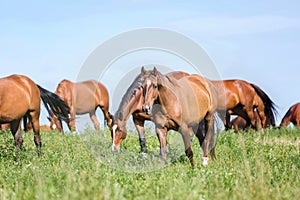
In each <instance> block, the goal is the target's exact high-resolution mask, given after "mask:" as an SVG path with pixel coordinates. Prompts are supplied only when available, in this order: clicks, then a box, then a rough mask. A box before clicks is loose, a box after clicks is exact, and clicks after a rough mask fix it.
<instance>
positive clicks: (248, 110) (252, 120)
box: [246, 107, 257, 130]
mask: <svg viewBox="0 0 300 200" xmlns="http://www.w3.org/2000/svg"><path fill="white" fill-rule="evenodd" d="M246 113H247V115H248V117H249V119H250V124H251V128H253V129H254V130H257V129H256V122H255V117H254V110H253V107H248V108H246Z"/></svg>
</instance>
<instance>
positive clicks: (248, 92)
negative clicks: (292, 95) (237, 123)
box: [212, 80, 277, 129]
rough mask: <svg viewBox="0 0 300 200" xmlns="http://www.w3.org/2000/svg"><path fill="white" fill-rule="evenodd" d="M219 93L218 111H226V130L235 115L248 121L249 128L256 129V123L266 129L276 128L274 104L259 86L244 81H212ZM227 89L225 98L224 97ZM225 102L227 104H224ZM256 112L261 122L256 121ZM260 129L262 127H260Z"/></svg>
mask: <svg viewBox="0 0 300 200" xmlns="http://www.w3.org/2000/svg"><path fill="white" fill-rule="evenodd" d="M212 83H213V84H214V86H215V87H216V89H217V91H218V94H219V95H218V108H217V109H218V111H226V116H225V120H224V125H225V128H226V129H228V128H230V127H229V126H228V124H229V122H230V115H232V114H235V115H238V116H240V117H242V118H244V119H245V120H246V123H247V125H246V126H247V127H248V126H249V125H251V127H252V128H254V129H255V128H256V127H257V125H256V121H257V122H260V123H261V126H262V127H263V128H264V129H265V128H266V127H267V126H270V125H272V126H275V114H276V113H277V111H276V108H275V104H274V102H273V101H272V100H271V99H270V98H269V97H268V95H267V94H266V93H265V92H264V91H263V90H262V89H261V88H260V87H258V86H257V85H255V84H252V83H248V82H246V81H243V80H223V81H212ZM224 88H225V98H224V95H220V94H224ZM224 101H225V104H224ZM254 110H257V114H258V116H259V119H260V120H255V115H254ZM258 127H260V126H258Z"/></svg>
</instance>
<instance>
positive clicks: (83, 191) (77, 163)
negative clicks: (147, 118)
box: [0, 128, 300, 200]
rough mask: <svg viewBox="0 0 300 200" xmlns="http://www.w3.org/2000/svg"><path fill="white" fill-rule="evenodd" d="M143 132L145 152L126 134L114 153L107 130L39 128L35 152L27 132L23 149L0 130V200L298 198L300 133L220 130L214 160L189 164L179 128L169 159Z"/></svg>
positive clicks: (198, 153) (172, 137) (196, 148)
mask: <svg viewBox="0 0 300 200" xmlns="http://www.w3.org/2000/svg"><path fill="white" fill-rule="evenodd" d="M149 132H150V131H148V133H147V148H148V153H147V154H146V155H143V154H141V153H139V151H140V147H139V143H138V138H137V134H136V133H135V132H131V133H129V134H128V136H127V138H126V139H125V140H124V142H123V144H122V146H121V148H122V150H121V152H120V153H112V152H111V150H110V146H111V138H110V137H111V136H110V132H109V131H108V130H105V131H101V132H96V131H92V130H87V131H86V132H85V133H83V134H71V133H65V134H59V133H56V132H42V133H41V135H42V142H43V154H42V156H41V157H38V156H37V151H36V148H35V146H34V143H33V134H32V133H23V137H24V144H23V147H24V148H23V149H22V150H18V149H17V148H16V147H15V146H14V145H13V137H12V135H11V133H10V132H4V133H0V199H1V200H2V199H289V200H290V199H299V197H300V178H299V177H300V156H299V155H300V130H299V129H297V128H293V129H289V128H286V129H280V130H267V132H266V134H262V133H261V132H249V133H247V134H243V133H240V134H235V133H234V132H233V131H231V130H230V131H227V132H225V131H223V132H221V133H220V135H219V138H218V143H217V147H216V153H217V158H218V162H211V163H210V164H209V165H208V166H202V165H201V158H202V151H201V149H200V147H199V144H198V141H197V139H196V138H194V141H193V147H192V148H193V150H194V158H195V161H196V167H195V168H194V169H192V168H191V166H190V163H189V161H188V159H187V158H186V157H185V155H184V147H183V145H182V143H181V137H180V136H179V134H178V133H172V134H170V135H169V136H168V159H167V161H166V162H162V161H161V160H160V159H159V144H158V140H157V138H156V136H155V135H153V134H151V133H149Z"/></svg>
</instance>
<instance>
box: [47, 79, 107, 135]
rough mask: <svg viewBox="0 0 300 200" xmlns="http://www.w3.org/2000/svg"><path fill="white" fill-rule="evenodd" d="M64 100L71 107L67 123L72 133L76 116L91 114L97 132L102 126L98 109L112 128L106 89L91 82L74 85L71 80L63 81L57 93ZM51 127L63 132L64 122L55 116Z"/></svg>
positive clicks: (93, 81) (74, 128)
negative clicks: (97, 115) (98, 118)
mask: <svg viewBox="0 0 300 200" xmlns="http://www.w3.org/2000/svg"><path fill="white" fill-rule="evenodd" d="M55 94H57V95H58V96H59V97H60V98H61V99H62V100H64V101H65V102H66V104H67V105H68V106H69V107H70V115H71V119H70V120H67V121H65V122H66V123H67V125H68V127H69V129H70V130H71V131H75V130H76V125H75V115H82V114H87V113H88V114H89V115H90V118H91V120H92V122H93V124H94V127H95V129H96V130H99V128H100V124H99V122H98V120H97V117H96V109H97V108H98V107H100V109H101V110H102V112H103V115H104V118H105V121H106V123H107V125H108V126H109V127H110V126H111V117H112V116H111V114H110V113H109V112H108V109H109V95H108V91H107V89H106V87H105V86H104V85H103V84H101V83H99V82H97V81H95V80H89V81H84V82H79V83H73V82H71V81H69V80H62V81H61V82H60V83H59V84H58V86H57V88H56V91H55ZM50 121H51V124H50V127H51V128H52V129H56V130H58V131H59V132H62V131H63V127H62V121H61V120H59V119H57V117H56V116H55V115H52V117H50Z"/></svg>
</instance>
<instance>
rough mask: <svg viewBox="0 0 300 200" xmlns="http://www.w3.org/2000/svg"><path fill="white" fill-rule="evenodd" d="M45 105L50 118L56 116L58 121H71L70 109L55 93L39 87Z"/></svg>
mask: <svg viewBox="0 0 300 200" xmlns="http://www.w3.org/2000/svg"><path fill="white" fill-rule="evenodd" d="M37 86H38V88H39V90H40V93H41V99H42V101H43V104H44V106H45V108H46V110H47V112H48V114H49V115H50V116H53V114H54V115H56V116H57V117H58V119H62V120H65V121H67V120H69V114H70V108H69V106H68V105H67V104H66V103H65V102H64V101H63V100H62V99H61V98H60V97H59V96H57V95H56V94H55V93H52V92H50V91H48V90H46V89H44V88H42V87H41V86H39V85H37Z"/></svg>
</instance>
